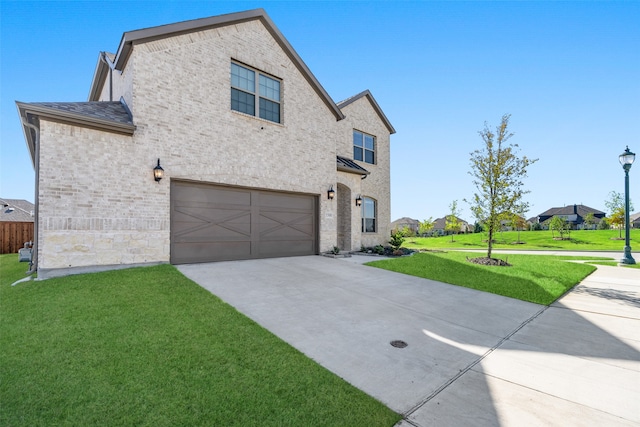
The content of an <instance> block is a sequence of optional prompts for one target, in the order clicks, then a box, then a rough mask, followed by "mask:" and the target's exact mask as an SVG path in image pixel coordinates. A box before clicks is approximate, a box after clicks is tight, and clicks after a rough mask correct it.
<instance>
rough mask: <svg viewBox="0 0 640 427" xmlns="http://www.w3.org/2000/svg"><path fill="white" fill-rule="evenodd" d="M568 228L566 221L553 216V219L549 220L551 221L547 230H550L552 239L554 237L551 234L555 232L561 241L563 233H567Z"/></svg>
mask: <svg viewBox="0 0 640 427" xmlns="http://www.w3.org/2000/svg"><path fill="white" fill-rule="evenodd" d="M568 228H569V223H567V220H566V219H564V218H562V217H561V216H557V215H554V217H553V218H551V221H549V229H550V230H551V236H552V237H555V236H554V234H553V232H554V231H557V232H558V234H560V238H561V239H563V238H564V233H566V232H567V231H568Z"/></svg>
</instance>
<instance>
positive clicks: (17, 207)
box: [0, 199, 35, 222]
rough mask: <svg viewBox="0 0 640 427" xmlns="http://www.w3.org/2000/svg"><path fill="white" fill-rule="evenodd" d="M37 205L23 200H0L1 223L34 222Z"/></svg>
mask: <svg viewBox="0 0 640 427" xmlns="http://www.w3.org/2000/svg"><path fill="white" fill-rule="evenodd" d="M34 211H35V205H34V204H33V203H31V202H29V201H27V200H23V199H0V221H3V222H33V212H34Z"/></svg>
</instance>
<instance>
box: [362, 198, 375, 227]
mask: <svg viewBox="0 0 640 427" xmlns="http://www.w3.org/2000/svg"><path fill="white" fill-rule="evenodd" d="M362 232H363V233H375V232H376V201H375V200H373V199H370V198H369V197H363V198H362Z"/></svg>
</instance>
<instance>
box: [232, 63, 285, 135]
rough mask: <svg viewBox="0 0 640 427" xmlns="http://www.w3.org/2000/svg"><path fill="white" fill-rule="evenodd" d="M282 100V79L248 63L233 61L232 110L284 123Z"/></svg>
mask: <svg viewBox="0 0 640 427" xmlns="http://www.w3.org/2000/svg"><path fill="white" fill-rule="evenodd" d="M256 98H257V100H256ZM280 100H281V81H280V80H278V79H276V78H274V77H272V76H269V75H267V74H265V73H263V72H261V71H259V70H256V69H254V68H251V67H248V66H246V65H240V64H238V63H236V62H231V109H232V110H234V111H239V112H241V113H245V114H250V115H252V116H256V117H260V118H261V119H265V120H269V121H272V122H275V123H282V105H281V102H280Z"/></svg>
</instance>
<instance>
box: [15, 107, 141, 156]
mask: <svg viewBox="0 0 640 427" xmlns="http://www.w3.org/2000/svg"><path fill="white" fill-rule="evenodd" d="M16 105H17V106H18V112H19V114H20V117H21V118H22V121H23V129H24V135H25V140H26V142H27V147H28V148H29V152H30V154H31V160H32V162H34V164H35V144H36V142H35V138H36V136H35V134H34V132H33V129H31V128H30V127H29V126H30V125H33V124H34V123H35V122H34V118H40V119H45V120H51V121H54V122H60V123H70V124H72V125H75V126H81V127H87V128H92V129H99V130H102V131H106V132H115V133H121V134H125V135H133V132H134V131H135V126H134V124H133V118H132V116H131V112H130V111H129V108H127V105H126V104H125V103H124V101H123V100H121V101H120V102H102V101H100V102H99V101H93V102H19V101H16ZM27 124H29V125H27Z"/></svg>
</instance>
